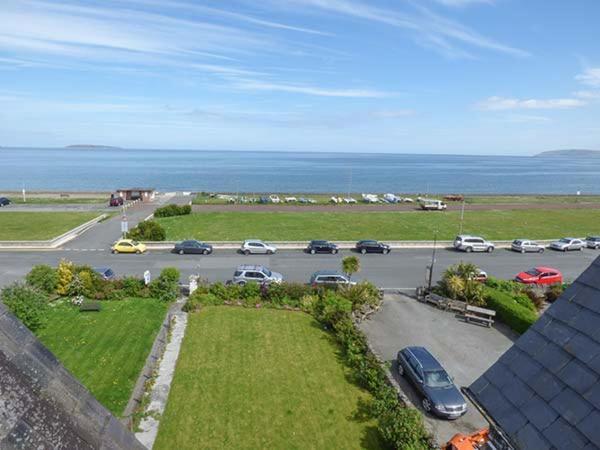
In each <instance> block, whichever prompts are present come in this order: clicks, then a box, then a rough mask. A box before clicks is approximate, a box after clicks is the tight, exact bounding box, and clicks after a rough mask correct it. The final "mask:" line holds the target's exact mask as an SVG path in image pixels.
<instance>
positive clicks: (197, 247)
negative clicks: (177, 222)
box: [173, 240, 213, 255]
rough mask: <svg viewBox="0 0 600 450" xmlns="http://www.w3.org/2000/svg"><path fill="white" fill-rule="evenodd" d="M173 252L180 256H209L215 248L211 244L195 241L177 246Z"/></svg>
mask: <svg viewBox="0 0 600 450" xmlns="http://www.w3.org/2000/svg"><path fill="white" fill-rule="evenodd" d="M173 251H174V252H175V253H179V254H180V255H183V254H184V253H192V254H199V255H208V254H210V253H212V251H213V248H212V245H210V244H206V243H204V242H200V241H195V240H189V241H183V242H179V243H178V244H175V248H173Z"/></svg>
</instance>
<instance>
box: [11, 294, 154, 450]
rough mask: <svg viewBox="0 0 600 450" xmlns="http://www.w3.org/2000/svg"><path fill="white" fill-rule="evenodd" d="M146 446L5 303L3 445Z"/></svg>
mask: <svg viewBox="0 0 600 450" xmlns="http://www.w3.org/2000/svg"><path fill="white" fill-rule="evenodd" d="M33 448H35V449H48V450H59V449H60V450H62V449H64V450H79V449H82V450H83V449H91V450H94V449H100V450H108V449H111V450H125V449H127V450H145V447H143V446H142V444H140V443H139V442H138V441H137V440H136V439H135V437H134V436H133V434H132V433H130V432H129V431H128V430H127V429H126V428H125V427H124V426H123V425H122V424H121V423H120V422H119V420H118V419H117V418H115V417H114V416H113V415H112V414H111V413H110V411H108V410H107V409H106V408H104V407H103V406H102V405H101V404H100V403H98V401H97V400H96V399H95V398H94V397H93V396H92V395H91V394H90V393H89V392H88V391H87V390H86V388H85V387H83V385H82V384H81V383H79V382H78V381H77V380H76V379H75V378H74V377H73V376H72V375H71V373H69V371H68V370H67V369H65V368H64V366H63V365H62V364H61V363H60V362H59V361H58V360H57V359H56V358H55V357H54V355H53V354H52V353H51V352H50V351H49V350H48V349H46V347H44V346H43V345H42V344H41V343H40V341H38V340H37V338H36V337H35V336H34V335H33V334H32V333H31V332H30V331H29V330H28V329H27V328H26V327H25V326H24V325H23V324H22V323H21V322H20V321H19V320H18V319H17V318H16V317H15V316H13V315H12V314H11V313H10V312H9V311H8V310H7V309H6V306H5V305H4V304H3V303H2V302H0V449H2V450H11V449H33Z"/></svg>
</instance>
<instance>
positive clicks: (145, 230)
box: [127, 220, 167, 241]
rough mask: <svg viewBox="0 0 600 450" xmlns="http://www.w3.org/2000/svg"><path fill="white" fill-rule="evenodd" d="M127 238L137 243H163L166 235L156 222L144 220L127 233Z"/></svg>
mask: <svg viewBox="0 0 600 450" xmlns="http://www.w3.org/2000/svg"><path fill="white" fill-rule="evenodd" d="M127 237H128V238H129V239H135V240H138V241H164V240H165V239H166V237H167V233H166V232H165V229H164V228H163V227H162V225H161V224H159V223H158V222H155V221H153V220H146V221H144V222H140V223H139V224H138V225H137V226H136V227H134V228H133V229H132V230H131V231H130V232H129V233H127Z"/></svg>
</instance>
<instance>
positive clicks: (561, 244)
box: [550, 237, 586, 252]
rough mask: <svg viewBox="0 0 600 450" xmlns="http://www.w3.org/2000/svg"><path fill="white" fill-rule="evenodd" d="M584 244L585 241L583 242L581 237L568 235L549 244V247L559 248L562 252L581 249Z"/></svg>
mask: <svg viewBox="0 0 600 450" xmlns="http://www.w3.org/2000/svg"><path fill="white" fill-rule="evenodd" d="M585 246H586V244H585V242H583V241H582V240H581V239H577V238H570V237H567V238H562V239H559V240H558V241H554V242H553V243H551V244H550V248H551V249H554V250H559V251H562V252H567V251H571V250H583V248H584V247H585Z"/></svg>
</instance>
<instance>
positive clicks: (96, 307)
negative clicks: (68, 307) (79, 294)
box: [79, 302, 102, 312]
mask: <svg viewBox="0 0 600 450" xmlns="http://www.w3.org/2000/svg"><path fill="white" fill-rule="evenodd" d="M101 309H102V307H101V306H100V302H83V303H82V304H81V306H80V307H79V312H88V311H96V312H100V310H101Z"/></svg>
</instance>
